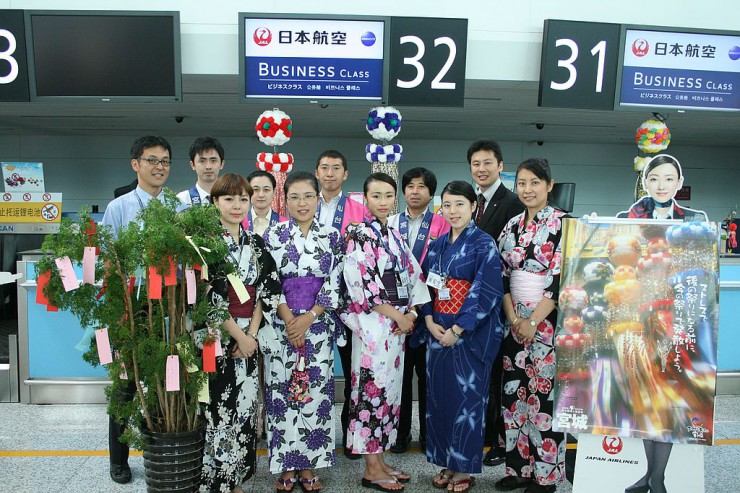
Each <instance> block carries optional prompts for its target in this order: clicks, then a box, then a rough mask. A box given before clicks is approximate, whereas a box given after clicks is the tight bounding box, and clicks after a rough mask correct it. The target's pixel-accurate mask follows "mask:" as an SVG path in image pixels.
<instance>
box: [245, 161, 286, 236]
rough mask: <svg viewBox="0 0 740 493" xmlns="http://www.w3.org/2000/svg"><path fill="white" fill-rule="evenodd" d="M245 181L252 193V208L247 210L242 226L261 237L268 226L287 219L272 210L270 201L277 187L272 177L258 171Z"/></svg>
mask: <svg viewBox="0 0 740 493" xmlns="http://www.w3.org/2000/svg"><path fill="white" fill-rule="evenodd" d="M247 181H248V182H249V186H250V187H252V191H253V193H252V208H251V209H250V210H249V214H247V217H246V218H244V221H243V222H242V226H244V228H245V229H248V230H249V231H254V232H255V233H257V234H258V235H260V236H262V233H264V232H265V230H266V229H267V227H268V226H274V225H276V224H277V223H280V222H283V221H287V218H285V217H283V216H281V215H280V214H278V213H277V212H275V211H274V210H272V199H273V197H274V196H275V187H276V186H277V182H276V181H275V177H274V176H272V175H271V174H270V173H268V172H267V171H262V170H261V169H258V170H256V171H253V172H252V173H250V174H249V176H247Z"/></svg>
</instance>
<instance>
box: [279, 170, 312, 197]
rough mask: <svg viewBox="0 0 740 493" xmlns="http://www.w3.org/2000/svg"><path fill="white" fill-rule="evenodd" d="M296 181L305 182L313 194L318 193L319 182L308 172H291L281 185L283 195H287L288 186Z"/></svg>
mask: <svg viewBox="0 0 740 493" xmlns="http://www.w3.org/2000/svg"><path fill="white" fill-rule="evenodd" d="M298 181H307V182H308V183H309V185H311V188H313V190H314V192H316V193H319V180H317V179H316V175H312V174H311V173H309V172H308V171H293V172H292V173H288V177H287V178H286V179H285V183H284V184H283V193H284V194H285V195H288V189H289V188H290V186H291V185H292V184H293V183H296V182H298Z"/></svg>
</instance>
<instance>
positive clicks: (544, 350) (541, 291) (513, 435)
mask: <svg viewBox="0 0 740 493" xmlns="http://www.w3.org/2000/svg"><path fill="white" fill-rule="evenodd" d="M554 184H555V182H554V181H553V179H552V175H551V174H550V165H549V164H548V162H547V160H546V159H527V160H526V161H524V162H522V163H521V164H520V165H519V167H518V168H517V171H516V188H517V194H518V195H519V200H521V201H522V203H523V204H524V206H525V207H526V210H525V211H524V212H522V213H521V214H519V215H518V216H515V217H513V218H512V219H511V220H510V221H509V222H508V224H507V225H506V227H505V228H504V230H503V231H502V232H501V236H500V238H499V250H500V252H501V260H502V261H503V264H504V302H503V308H504V313H505V314H506V318H507V322H508V323H507V324H506V328H505V330H504V342H503V351H504V353H503V354H504V391H503V395H502V399H501V404H502V407H503V408H504V409H503V414H504V427H505V429H506V477H504V478H503V479H502V480H500V481H498V482H497V483H496V490H498V491H509V490H515V489H518V488H524V487H526V490H525V493H549V492H552V491H555V490H556V488H557V486H556V485H557V484H558V483H560V482H561V481H562V480H563V478H564V477H565V435H564V434H563V433H557V432H554V431H553V430H552V415H553V395H552V393H553V392H554V390H553V384H554V380H555V348H554V345H553V342H554V334H555V325H556V322H557V311H556V310H555V303H556V301H557V299H558V289H559V285H560V261H561V256H560V237H561V231H562V217H563V216H564V215H565V213H564V212H562V211H559V210H557V209H555V208H553V207H552V206H550V205H549V204H548V203H547V197H548V194H549V192H550V191H551V190H552V186H553V185H554Z"/></svg>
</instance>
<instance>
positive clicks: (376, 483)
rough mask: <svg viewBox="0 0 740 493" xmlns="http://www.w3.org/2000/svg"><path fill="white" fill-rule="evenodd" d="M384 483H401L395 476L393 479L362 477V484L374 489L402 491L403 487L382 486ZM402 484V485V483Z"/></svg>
mask: <svg viewBox="0 0 740 493" xmlns="http://www.w3.org/2000/svg"><path fill="white" fill-rule="evenodd" d="M384 484H401V483H400V482H399V481H398V480H397V479H396V478H393V479H372V480H371V479H367V478H362V486H363V487H364V488H370V489H371V490H375V491H403V488H398V489H393V490H392V489H390V488H384V487H383V485H384ZM402 486H403V485H402Z"/></svg>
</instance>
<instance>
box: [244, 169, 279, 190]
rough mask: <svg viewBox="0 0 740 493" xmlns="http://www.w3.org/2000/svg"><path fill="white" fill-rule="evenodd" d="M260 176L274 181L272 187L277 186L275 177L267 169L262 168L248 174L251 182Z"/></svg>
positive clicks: (248, 179)
mask: <svg viewBox="0 0 740 493" xmlns="http://www.w3.org/2000/svg"><path fill="white" fill-rule="evenodd" d="M260 176H264V177H266V178H268V179H269V180H270V183H272V188H277V181H275V177H274V176H272V174H270V173H268V172H267V171H262V170H261V169H258V170H256V171H252V172H251V173H249V175H248V176H247V181H248V182H249V183H250V184H251V183H252V180H254V179H255V178H259V177H260Z"/></svg>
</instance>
